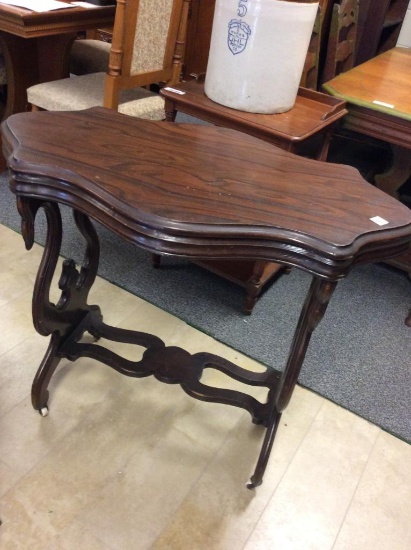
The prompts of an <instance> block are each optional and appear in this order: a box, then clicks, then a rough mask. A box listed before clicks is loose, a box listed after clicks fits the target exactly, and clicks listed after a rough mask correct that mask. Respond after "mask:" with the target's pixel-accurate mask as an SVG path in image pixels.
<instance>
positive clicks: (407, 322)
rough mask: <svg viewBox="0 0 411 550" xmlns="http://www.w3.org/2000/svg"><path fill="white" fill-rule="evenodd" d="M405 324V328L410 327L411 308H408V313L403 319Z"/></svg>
mask: <svg viewBox="0 0 411 550" xmlns="http://www.w3.org/2000/svg"><path fill="white" fill-rule="evenodd" d="M405 324H406V325H407V327H411V307H410V311H409V312H408V315H407V317H406V319H405Z"/></svg>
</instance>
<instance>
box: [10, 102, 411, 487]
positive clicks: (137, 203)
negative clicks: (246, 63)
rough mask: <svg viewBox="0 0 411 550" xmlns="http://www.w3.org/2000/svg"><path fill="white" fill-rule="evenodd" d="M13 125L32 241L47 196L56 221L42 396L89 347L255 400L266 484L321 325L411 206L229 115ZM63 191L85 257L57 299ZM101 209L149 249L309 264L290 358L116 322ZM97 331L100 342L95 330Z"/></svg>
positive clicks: (170, 378) (191, 389) (37, 315)
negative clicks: (108, 306) (233, 350)
mask: <svg viewBox="0 0 411 550" xmlns="http://www.w3.org/2000/svg"><path fill="white" fill-rule="evenodd" d="M2 129H3V148H4V153H5V156H6V158H7V162H8V166H9V169H10V186H11V189H12V191H13V192H14V193H15V195H16V197H17V206H18V209H19V212H20V215H21V217H22V233H23V237H24V240H25V243H26V247H27V248H30V247H31V246H32V244H33V240H34V222H35V216H36V213H37V211H38V210H39V209H40V208H42V209H44V211H45V214H46V219H47V227H48V231H47V239H46V245H45V249H44V255H43V259H42V261H41V264H40V268H39V272H38V275H37V279H36V283H35V288H34V295H33V320H34V326H35V328H36V330H37V331H38V332H39V333H40V334H42V335H44V336H48V335H50V336H51V338H50V344H49V347H48V350H47V352H46V354H45V356H44V358H43V360H42V362H41V365H40V367H39V370H38V372H37V374H36V376H35V379H34V382H33V388H32V402H33V406H34V408H35V409H37V410H39V411H40V412H42V413H43V414H46V413H47V411H48V409H47V407H48V397H49V394H48V389H47V387H48V384H49V381H50V378H51V376H52V374H53V372H54V371H55V369H56V367H57V365H58V364H59V362H60V360H61V359H63V358H65V359H69V360H70V361H75V360H77V359H79V358H81V357H91V358H94V359H96V360H98V361H100V362H102V363H104V364H106V365H108V366H110V367H112V368H114V369H115V370H117V371H118V372H120V373H122V374H124V375H127V376H132V377H137V378H138V377H145V376H150V375H154V376H155V377H156V378H157V379H158V380H160V381H162V382H165V383H169V384H180V385H181V387H182V388H183V389H184V391H186V392H187V393H188V394H189V395H191V396H192V397H194V398H196V399H200V400H203V401H211V402H217V403H222V404H226V405H233V406H236V407H241V408H243V409H246V410H247V411H248V412H249V413H250V414H251V417H252V420H253V422H254V423H256V424H262V425H263V426H264V427H265V428H266V432H265V437H264V441H263V443H262V448H261V452H260V455H259V458H258V461H257V465H256V469H255V472H254V473H253V475H252V476H251V479H250V481H249V482H248V484H247V486H248V487H249V488H252V487H256V486H258V485H260V484H261V483H262V478H263V474H264V471H265V468H266V465H267V461H268V458H269V455H270V451H271V447H272V444H273V440H274V437H275V433H276V430H277V427H278V425H279V420H280V417H281V413H282V411H283V410H284V409H285V408H286V406H287V404H288V402H289V401H290V398H291V395H292V393H293V389H294V387H295V384H296V382H297V378H298V374H299V372H300V369H301V367H302V364H303V360H304V357H305V354H306V351H307V348H308V345H309V341H310V338H311V334H312V332H313V331H314V329H315V328H316V326H317V324H318V323H319V321H320V320H321V318H322V317H323V315H324V312H325V310H326V308H327V304H328V302H329V300H330V298H331V295H332V294H333V291H334V289H335V287H336V285H337V283H338V281H339V280H340V279H342V278H344V277H345V276H346V275H347V274H348V273H349V271H350V269H351V268H353V267H354V266H355V265H357V264H360V263H365V262H375V261H379V260H382V259H385V258H388V257H391V256H394V255H396V254H400V253H402V252H403V251H404V250H405V249H406V248H407V246H408V243H409V241H410V239H411V212H410V210H409V209H408V208H406V207H405V206H403V205H401V204H400V203H399V202H398V201H396V200H395V199H394V198H392V197H390V196H388V195H387V194H385V193H383V192H382V191H380V190H378V189H376V188H374V187H372V186H371V185H370V184H368V183H367V182H366V181H364V180H363V179H362V178H361V176H360V175H359V173H358V172H357V170H356V169H354V168H351V167H348V166H342V165H332V164H326V163H322V162H318V161H315V160H309V159H305V158H301V157H297V156H294V155H292V154H290V153H288V152H285V151H283V150H281V149H278V148H276V147H273V146H272V145H270V144H267V143H265V142H263V141H260V140H258V139H256V138H254V137H252V136H248V135H245V134H243V133H240V132H236V131H234V130H230V129H225V128H218V127H207V126H202V125H195V124H168V123H164V122H151V121H144V120H139V119H136V118H133V117H127V116H125V115H121V114H119V113H116V112H114V111H112V110H108V109H103V108H96V109H90V110H88V111H80V112H38V113H20V114H16V115H13V116H11V117H10V118H8V119H7V121H5V122H4V123H3V126H2ZM59 204H64V205H68V206H69V207H71V208H72V210H73V214H74V219H75V221H76V225H77V227H78V230H79V232H80V233H81V235H82V236H83V237H84V243H85V246H84V248H85V257H84V261H83V263H82V265H81V266H76V265H75V262H74V261H73V260H65V261H64V262H63V268H62V274H61V277H60V281H59V288H60V290H61V296H60V298H59V300H58V302H57V303H51V301H50V298H49V291H50V287H51V282H52V277H53V274H54V271H55V269H56V265H57V259H58V256H59V253H60V244H61V239H62V231H63V229H64V228H63V227H62V220H61V216H60V209H59ZM92 220H94V221H97V222H100V223H102V224H103V225H104V226H106V227H107V228H109V229H111V230H112V231H113V232H114V233H116V234H117V235H119V236H120V237H123V238H124V239H125V240H127V241H130V242H132V243H135V244H136V245H137V246H141V247H143V248H144V249H146V250H147V251H149V252H151V253H157V254H173V255H178V256H184V257H187V258H191V259H196V258H199V259H201V258H205V259H207V258H209V259H230V258H232V259H238V258H248V259H262V260H269V261H275V262H279V263H281V264H285V265H288V266H291V267H295V268H300V269H303V270H305V271H307V272H309V273H311V274H312V276H313V279H312V283H311V286H310V288H309V290H308V293H307V297H306V300H305V303H304V304H303V306H302V311H301V316H300V319H299V321H298V324H297V327H296V331H295V334H294V337H293V340H292V342H291V346H290V352H289V356H288V358H287V360H286V364H285V367H284V369H282V370H279V371H277V370H274V369H272V368H267V369H266V370H265V371H264V372H261V373H255V372H250V371H248V370H246V369H243V368H242V367H240V366H237V365H234V364H233V363H231V362H229V361H227V360H225V359H223V358H220V357H218V356H216V355H213V354H210V353H206V352H204V353H195V354H193V355H191V354H190V353H188V352H187V351H185V350H184V349H181V348H177V347H167V345H166V344H165V343H164V342H163V341H162V340H160V339H159V338H158V337H157V336H154V335H151V334H146V333H143V332H135V331H132V330H124V329H119V328H114V327H110V326H108V325H106V324H105V323H104V322H103V317H102V313H101V311H100V308H99V307H98V305H89V304H88V294H89V291H90V288H91V287H92V285H93V282H94V279H95V277H96V273H97V268H98V263H99V242H98V237H97V234H96V231H95V229H94V227H93V224H92ZM85 333H89V334H91V335H92V336H94V337H95V341H93V342H91V343H90V339H88V340H87V339H86V340H83V339H82V337H83V335H84V334H85ZM99 338H105V339H108V340H114V341H117V342H125V343H128V344H135V345H136V346H138V347H139V348H140V349H141V348H145V351H144V353H143V355H142V358H141V359H140V360H136V361H133V360H129V359H125V358H123V357H121V356H119V355H117V354H115V353H113V352H112V351H110V350H108V349H106V348H104V347H103V346H102V344H101V343H100V342H99ZM136 353H137V350H136ZM138 357H140V356H138ZM210 368H211V369H217V370H219V371H222V372H223V373H225V374H226V375H228V376H229V377H231V378H233V379H235V380H237V381H240V382H243V383H244V385H245V386H244V387H245V388H247V385H250V386H261V387H265V388H266V389H267V398H266V401H265V402H261V401H258V400H257V399H255V398H254V397H252V396H251V395H249V394H247V393H245V392H240V391H234V390H230V389H226V388H224V389H223V388H216V387H210V386H208V385H206V384H204V383H202V382H201V377H202V373H203V370H204V369H210ZM136 391H138V387H136ZM210 406H211V405H210Z"/></svg>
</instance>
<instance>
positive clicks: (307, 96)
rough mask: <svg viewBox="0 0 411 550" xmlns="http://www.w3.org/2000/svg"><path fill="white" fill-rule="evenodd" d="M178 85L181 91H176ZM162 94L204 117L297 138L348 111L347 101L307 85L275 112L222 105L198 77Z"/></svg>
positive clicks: (315, 130) (299, 139)
mask: <svg viewBox="0 0 411 550" xmlns="http://www.w3.org/2000/svg"><path fill="white" fill-rule="evenodd" d="M175 89H176V90H178V92H180V93H176V92H173V90H175ZM181 92H183V93H181ZM161 94H162V95H163V96H164V98H166V99H169V100H171V101H174V102H175V103H176V105H179V106H180V107H181V105H183V104H184V112H187V107H188V108H191V109H192V112H193V113H194V112H195V110H196V109H201V118H202V119H206V117H207V114H209V115H211V116H212V117H213V120H216V117H220V118H221V120H225V119H227V118H229V119H230V123H231V127H237V128H240V127H241V126H242V125H243V126H245V127H247V128H248V129H249V128H251V127H253V128H255V129H256V130H259V131H260V132H261V133H265V134H273V135H275V136H279V135H282V136H284V137H285V138H287V139H288V140H293V141H301V140H304V139H306V138H308V137H310V136H312V135H313V134H315V133H317V132H319V131H320V130H321V129H322V128H325V127H327V126H328V125H330V124H331V123H333V122H335V121H336V120H338V119H339V118H341V117H342V116H344V114H346V113H347V111H346V109H345V101H343V100H339V99H336V98H333V97H331V96H328V95H326V94H323V93H320V92H316V91H314V90H308V89H306V88H300V89H299V92H298V95H297V99H296V102H295V105H294V107H293V108H292V109H291V110H290V111H287V112H286V113H276V114H271V115H265V114H257V113H247V112H245V111H239V110H236V109H230V108H229V107H225V106H224V105H220V104H219V103H216V102H215V101H212V100H211V99H209V98H208V97H207V96H206V95H205V93H204V82H201V81H197V80H190V81H188V82H184V83H181V84H178V85H175V86H173V87H172V88H171V89H170V88H163V89H162V90H161Z"/></svg>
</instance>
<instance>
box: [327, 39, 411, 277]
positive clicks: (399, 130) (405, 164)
mask: <svg viewBox="0 0 411 550" xmlns="http://www.w3.org/2000/svg"><path fill="white" fill-rule="evenodd" d="M410 74H411V49H410V48H400V47H397V48H393V49H392V50H389V51H387V52H384V53H383V54H381V55H379V56H377V57H374V58H373V59H370V60H368V61H367V62H366V63H363V64H362V65H358V66H357V67H354V68H353V69H351V70H350V71H348V72H346V73H342V74H340V75H339V76H337V77H336V78H334V79H332V80H331V81H329V82H327V83H326V84H325V85H324V89H325V90H326V91H327V92H328V93H329V94H331V95H333V96H334V97H338V98H340V99H344V100H345V101H346V102H347V109H348V114H347V115H346V116H345V117H344V119H343V126H344V127H345V128H347V129H349V130H353V131H355V132H359V133H361V134H365V135H367V136H371V137H374V138H377V139H380V140H383V141H386V142H388V143H389V144H391V146H392V149H393V164H392V166H391V168H390V169H389V171H388V172H386V173H385V174H381V175H378V176H376V178H375V183H376V185H377V187H379V188H380V189H382V190H383V191H385V192H387V193H389V194H390V195H392V196H394V197H397V196H398V190H399V189H400V187H401V186H402V185H403V183H405V182H406V181H407V179H408V178H409V177H410V176H411V153H410V150H411V94H410ZM395 263H396V265H397V267H402V269H405V270H406V271H408V272H409V273H410V274H411V261H410V255H409V254H407V255H405V256H404V257H403V259H402V260H401V259H400V258H397V259H396V260H395Z"/></svg>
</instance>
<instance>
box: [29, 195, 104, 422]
mask: <svg viewBox="0 0 411 550" xmlns="http://www.w3.org/2000/svg"><path fill="white" fill-rule="evenodd" d="M39 208H43V209H44V211H45V213H46V219H47V238H46V245H45V248H44V252H43V257H42V260H41V264H40V267H39V271H38V274H37V278H36V283H35V286H34V293H33V322H34V326H35V328H36V330H37V332H39V333H40V334H41V335H43V336H48V335H50V334H51V340H50V344H49V347H48V349H47V352H46V354H45V356H44V358H43V360H42V362H41V365H40V367H39V369H38V371H37V374H36V377H35V379H34V382H33V386H32V403H33V407H34V408H35V409H37V410H40V411H42V410H43V412H44V410H45V409H47V400H48V391H47V386H48V383H49V381H50V378H51V376H52V374H53V372H54V371H55V369H56V367H57V365H58V364H59V362H60V359H61V358H62V357H64V355H63V354H62V348H63V346H64V344H65V342H66V341H67V340H68V339H69V338H70V336H71V335H72V334H73V333H74V332H75V331H76V329H77V328H78V327H79V326H80V324H81V323H82V322H83V321H84V319H85V318H86V317H87V316H88V315H90V314H91V313H92V314H93V315H94V316H96V315H97V316H98V315H99V308H98V307H97V306H88V305H87V298H88V294H89V291H90V288H91V286H92V284H93V282H94V279H95V277H96V273H97V267H98V261H99V242H98V237H97V233H96V232H95V230H94V228H93V226H92V224H91V223H90V221H89V220H88V218H87V217H86V216H84V215H83V214H80V213H79V212H74V218H75V221H76V225H77V227H78V229H79V231H80V233H81V234H82V236H83V237H84V239H85V241H86V243H87V247H86V253H85V257H84V261H83V264H82V266H81V269H80V270H77V268H76V266H75V263H74V261H73V260H65V261H64V262H63V270H62V274H61V277H60V281H59V288H60V290H61V296H60V299H59V300H58V302H57V304H53V303H51V302H50V299H49V296H50V286H51V281H52V278H53V275H54V272H55V269H56V266H57V261H58V257H59V254H60V248H61V238H62V226H61V215H60V210H59V207H58V206H57V204H56V203H49V202H43V201H38V200H34V199H27V198H24V199H23V198H20V199H19V200H18V209H19V212H20V215H21V217H22V233H23V237H24V240H25V243H26V248H28V249H30V248H31V247H32V245H33V242H34V220H35V216H36V213H37V211H38V209H39ZM97 336H98V335H97Z"/></svg>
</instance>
